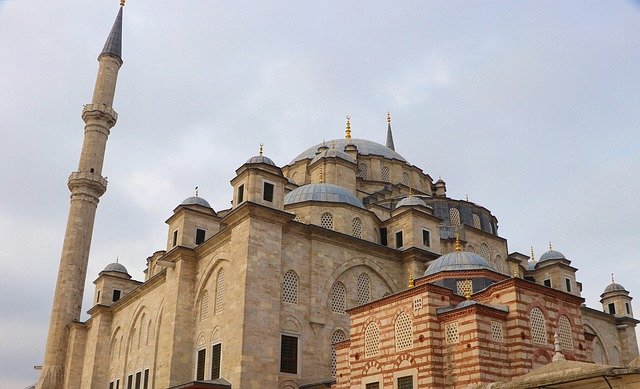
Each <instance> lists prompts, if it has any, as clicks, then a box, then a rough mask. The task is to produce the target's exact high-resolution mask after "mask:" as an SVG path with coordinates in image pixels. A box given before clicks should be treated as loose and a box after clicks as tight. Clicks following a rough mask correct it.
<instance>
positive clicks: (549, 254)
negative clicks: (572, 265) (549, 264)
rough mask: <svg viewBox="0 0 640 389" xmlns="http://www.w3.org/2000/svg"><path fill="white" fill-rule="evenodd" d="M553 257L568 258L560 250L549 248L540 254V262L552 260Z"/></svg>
mask: <svg viewBox="0 0 640 389" xmlns="http://www.w3.org/2000/svg"><path fill="white" fill-rule="evenodd" d="M552 259H567V258H566V257H565V256H564V254H562V253H561V252H560V251H556V250H549V251H547V252H546V253H544V254H542V255H541V256H540V262H542V261H550V260H552Z"/></svg>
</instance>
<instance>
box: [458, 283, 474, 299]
mask: <svg viewBox="0 0 640 389" xmlns="http://www.w3.org/2000/svg"><path fill="white" fill-rule="evenodd" d="M456 289H457V294H459V295H460V296H466V295H467V292H469V295H471V294H473V282H472V281H471V280H462V281H457V282H456Z"/></svg>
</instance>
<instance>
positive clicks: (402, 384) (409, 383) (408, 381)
mask: <svg viewBox="0 0 640 389" xmlns="http://www.w3.org/2000/svg"><path fill="white" fill-rule="evenodd" d="M398 389H413V376H410V375H409V376H406V377H399V378H398Z"/></svg>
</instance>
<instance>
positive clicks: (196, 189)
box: [196, 186, 198, 197]
mask: <svg viewBox="0 0 640 389" xmlns="http://www.w3.org/2000/svg"><path fill="white" fill-rule="evenodd" d="M196 197H198V187H197V186H196Z"/></svg>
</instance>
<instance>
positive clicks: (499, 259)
mask: <svg viewBox="0 0 640 389" xmlns="http://www.w3.org/2000/svg"><path fill="white" fill-rule="evenodd" d="M496 269H497V270H499V271H501V272H504V262H503V261H502V256H501V255H500V254H497V255H496Z"/></svg>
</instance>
